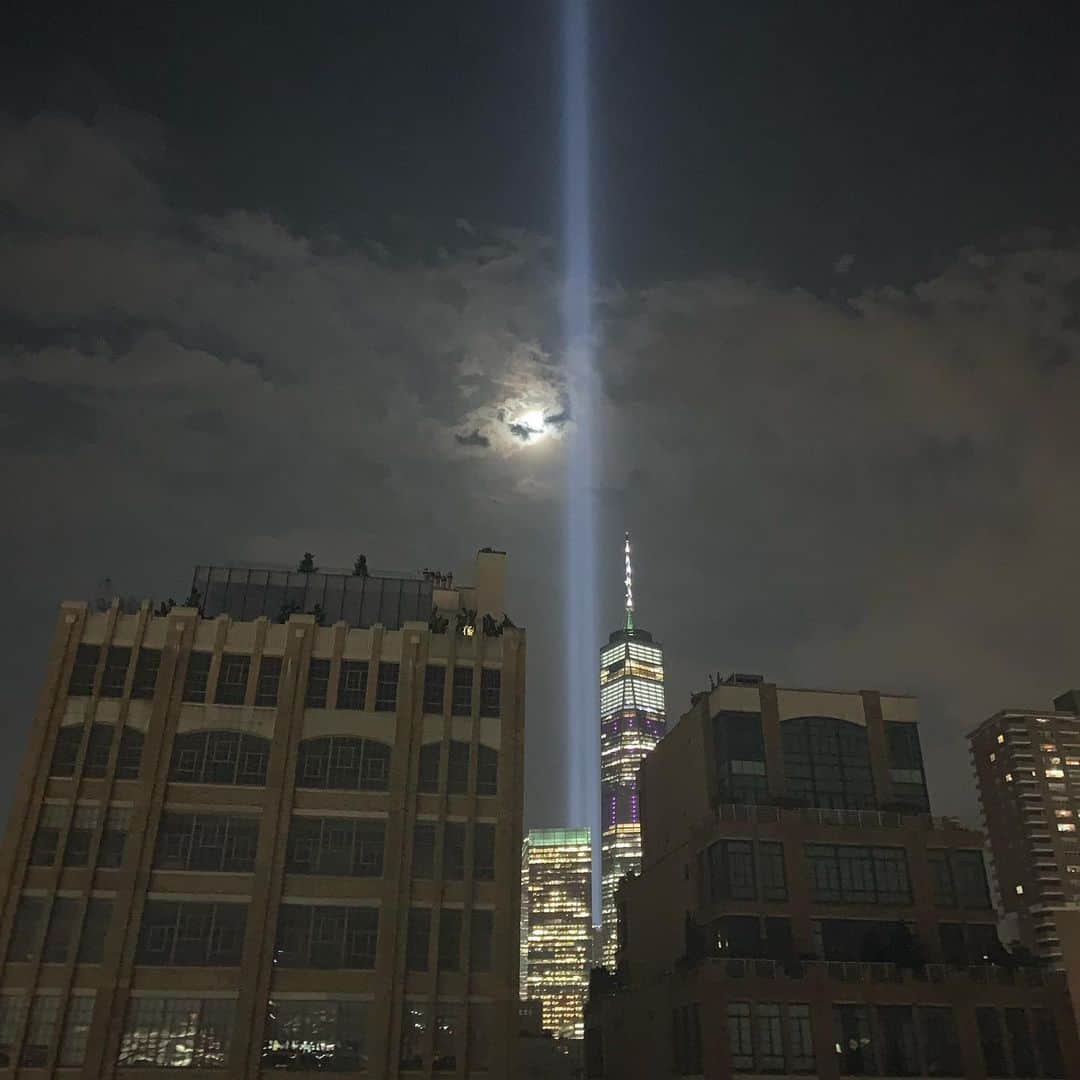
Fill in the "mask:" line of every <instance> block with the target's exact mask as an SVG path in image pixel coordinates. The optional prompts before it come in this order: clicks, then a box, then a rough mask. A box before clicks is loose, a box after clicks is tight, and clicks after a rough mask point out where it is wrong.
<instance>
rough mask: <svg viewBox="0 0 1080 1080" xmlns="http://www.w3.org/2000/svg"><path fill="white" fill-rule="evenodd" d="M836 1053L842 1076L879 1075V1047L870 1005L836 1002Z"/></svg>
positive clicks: (834, 1013) (834, 1007) (834, 1018)
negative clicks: (875, 1040)
mask: <svg viewBox="0 0 1080 1080" xmlns="http://www.w3.org/2000/svg"><path fill="white" fill-rule="evenodd" d="M833 1021H834V1024H835V1026H836V1053H837V1056H838V1057H839V1066H840V1075H841V1076H877V1075H878V1064H877V1050H876V1047H875V1044H874V1030H873V1028H872V1027H871V1024H870V1009H869V1008H868V1007H867V1006H865V1005H834V1006H833Z"/></svg>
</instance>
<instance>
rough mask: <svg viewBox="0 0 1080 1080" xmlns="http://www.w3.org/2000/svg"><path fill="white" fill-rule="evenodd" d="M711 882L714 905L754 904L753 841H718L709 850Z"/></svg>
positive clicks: (755, 896)
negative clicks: (718, 902)
mask: <svg viewBox="0 0 1080 1080" xmlns="http://www.w3.org/2000/svg"><path fill="white" fill-rule="evenodd" d="M709 882H710V895H711V896H712V899H713V902H714V903H715V902H716V901H717V900H754V899H756V898H757V889H756V887H755V884H754V845H753V843H752V842H751V841H749V840H718V841H717V842H716V843H715V844H712V845H711V846H710V847H709Z"/></svg>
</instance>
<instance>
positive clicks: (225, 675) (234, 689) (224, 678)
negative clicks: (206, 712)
mask: <svg viewBox="0 0 1080 1080" xmlns="http://www.w3.org/2000/svg"><path fill="white" fill-rule="evenodd" d="M250 672H251V657H250V656H244V655H241V654H239V653H225V654H224V655H223V656H222V658H221V667H220V669H219V670H218V679H217V690H216V692H215V694H214V703H215V704H216V705H243V704H244V700H245V698H246V697H247V684H248V675H249V674H250Z"/></svg>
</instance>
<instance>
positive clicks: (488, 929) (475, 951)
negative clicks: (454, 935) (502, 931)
mask: <svg viewBox="0 0 1080 1080" xmlns="http://www.w3.org/2000/svg"><path fill="white" fill-rule="evenodd" d="M470 922H471V929H470V934H469V967H470V968H471V969H472V970H473V971H491V968H492V952H491V942H492V938H493V936H494V929H495V912H494V911H492V910H491V908H473V910H472V918H471V920H470Z"/></svg>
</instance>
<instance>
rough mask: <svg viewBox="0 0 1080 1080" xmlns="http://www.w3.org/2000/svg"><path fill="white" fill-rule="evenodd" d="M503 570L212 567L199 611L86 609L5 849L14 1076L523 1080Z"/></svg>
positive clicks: (55, 673) (59, 647)
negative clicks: (471, 580) (468, 582)
mask: <svg viewBox="0 0 1080 1080" xmlns="http://www.w3.org/2000/svg"><path fill="white" fill-rule="evenodd" d="M504 574H505V556H504V555H503V554H502V553H499V552H494V551H491V550H487V549H486V550H484V551H482V552H480V553H479V555H478V557H477V562H476V579H475V585H474V586H471V587H454V586H453V585H452V584H451V582H450V581H449V580H448V579H447V578H446V577H444V576H442V575H435V574H432V573H427V574H424V575H421V574H417V575H415V576H413V577H408V578H401V577H398V578H391V577H379V576H375V575H368V574H367V573H366V567H365V566H358V567H357V571H356V573H355V574H352V575H350V574H347V573H340V574H337V573H318V572H313V573H310V574H290V573H285V572H278V571H268V570H266V569H265V568H261V569H260V568H246V569H227V570H217V569H210V570H205V571H199V572H198V573H197V577H196V587H197V588H198V590H199V594H200V595H199V596H197V597H196V596H194V595H193V597H192V599H193V600H194V601H196V602H201V603H202V604H205V607H203V609H202V610H201V611H200V610H199V608H198V607H194V606H193V607H174V608H172V609H171V610H166V609H161V610H159V611H155V610H153V609H152V608H151V607H150V606H149V604H144V605H143V607H142V609H141V610H140V611H139V612H138V613H136V614H127V613H124V612H123V611H122V610H121V609H120V608H119V606H118V605H116V604H114V605H113V607H112V608H111V609H110V610H106V611H91V610H88V608H87V605H85V604H81V603H65V604H63V605H62V606H61V609H60V615H59V620H58V624H57V629H56V634H55V636H54V638H53V644H52V647H51V650H50V653H49V658H48V669H47V675H46V679H45V686H44V691H43V693H42V696H41V699H40V705H39V707H38V710H37V712H36V715H35V718H34V723H33V726H32V729H31V732H30V744H29V748H28V752H27V756H26V763H25V766H24V769H23V773H22V776H21V779H20V781H19V786H18V790H17V794H16V798H15V804H14V808H13V811H12V813H11V815H10V819H9V820H10V824H9V826H8V832H7V837H6V841H5V844H4V848H3V852H2V855H0V874H2V880H3V892H2V897H3V900H2V916H0V955H2V957H3V963H4V967H3V975H2V988H0V1058H2V1060H3V1062H4V1063H5V1064H7V1065H13V1066H16V1067H26V1068H32V1069H34V1070H35V1071H34V1075H35V1076H71V1075H76V1072H77V1071H78V1070H79V1069H81V1070H82V1071H81V1074H80V1075H83V1076H94V1077H109V1076H114V1075H117V1074H119V1075H122V1076H131V1077H136V1076H149V1075H151V1074H153V1075H159V1071H158V1070H160V1069H161V1068H163V1067H164V1068H190V1069H195V1070H196V1071H198V1070H207V1069H218V1070H221V1073H220V1075H227V1076H229V1077H252V1078H253V1077H256V1076H259V1075H261V1074H263V1073H265V1072H266V1070H269V1069H285V1070H297V1069H298V1070H301V1071H305V1072H321V1071H328V1070H329V1071H346V1072H359V1071H362V1072H363V1074H364V1075H365V1076H370V1077H378V1078H392V1077H398V1076H400V1075H403V1074H407V1075H410V1076H416V1075H430V1071H431V1070H432V1069H434V1070H436V1072H437V1073H443V1072H445V1073H447V1074H451V1073H453V1074H454V1075H458V1076H464V1075H466V1074H468V1075H469V1076H473V1075H474V1074H475V1075H491V1076H500V1077H501V1076H512V1075H514V1071H515V1061H514V1054H515V1048H516V1039H517V1030H518V1001H517V988H518V968H517V965H518V938H517V934H518V914H519V910H518V907H519V895H520V894H519V878H518V857H519V854H520V851H521V835H522V832H521V820H522V790H523V787H522V773H523V744H524V730H523V723H524V679H525V635H524V631H522V630H519V629H517V628H515V627H514V626H513V625H512V624H511V623H510V622H509V620H507V619H506V618H505V616H504V604H503V584H502V582H503V577H504ZM315 604H318V605H319V611H320V612H322V613H326V614H327V615H328V617H329V620H330V621H331V622H332V625H319V620H318V618H317V617H316V616H313V615H312V614H304V613H302V612H310V611H311V610H312V609H313V608H314V605H315ZM267 616H269V618H268V617H267ZM64 1070H76V1072H70V1071H64ZM198 1075H203V1073H202V1072H199V1073H198Z"/></svg>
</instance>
